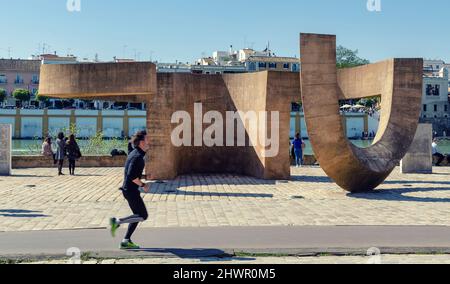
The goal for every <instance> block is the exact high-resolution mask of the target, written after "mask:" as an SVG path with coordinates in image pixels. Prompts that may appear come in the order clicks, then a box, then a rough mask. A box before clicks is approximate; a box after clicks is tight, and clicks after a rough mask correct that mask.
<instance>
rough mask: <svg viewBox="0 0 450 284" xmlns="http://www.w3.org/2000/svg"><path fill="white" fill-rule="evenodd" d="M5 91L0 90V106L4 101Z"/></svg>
mask: <svg viewBox="0 0 450 284" xmlns="http://www.w3.org/2000/svg"><path fill="white" fill-rule="evenodd" d="M6 94H7V93H6V90H5V89H0V104H1V103H3V102H4V101H5V99H6Z"/></svg>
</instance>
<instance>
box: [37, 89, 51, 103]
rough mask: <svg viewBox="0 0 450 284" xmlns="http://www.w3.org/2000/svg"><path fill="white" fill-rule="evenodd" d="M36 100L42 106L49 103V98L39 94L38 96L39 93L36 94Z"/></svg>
mask: <svg viewBox="0 0 450 284" xmlns="http://www.w3.org/2000/svg"><path fill="white" fill-rule="evenodd" d="M36 99H37V100H38V101H39V102H41V103H43V104H44V105H47V104H48V102H49V100H50V98H49V97H46V96H42V95H40V94H39V91H37V92H36Z"/></svg>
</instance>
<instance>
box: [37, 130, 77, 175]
mask: <svg viewBox="0 0 450 284" xmlns="http://www.w3.org/2000/svg"><path fill="white" fill-rule="evenodd" d="M42 155H44V156H46V157H49V158H52V159H53V163H54V164H55V165H58V175H60V176H61V175H64V173H63V166H64V160H65V159H67V160H68V162H69V174H70V175H75V164H76V161H77V160H78V159H80V158H81V156H82V155H81V151H80V147H79V146H78V143H77V141H76V139H75V135H73V134H71V135H70V136H69V137H66V136H65V135H64V133H63V132H60V133H59V134H58V136H57V139H56V142H55V145H53V143H52V138H51V137H47V138H46V139H45V140H44V143H43V144H42Z"/></svg>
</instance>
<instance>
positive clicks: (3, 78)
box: [0, 74, 8, 84]
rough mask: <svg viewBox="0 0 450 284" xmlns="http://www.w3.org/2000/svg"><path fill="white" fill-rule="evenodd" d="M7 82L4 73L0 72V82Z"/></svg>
mask: <svg viewBox="0 0 450 284" xmlns="http://www.w3.org/2000/svg"><path fill="white" fill-rule="evenodd" d="M6 83H8V79H7V78H6V75H3V74H1V75H0V84H6Z"/></svg>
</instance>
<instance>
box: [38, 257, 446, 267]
mask: <svg viewBox="0 0 450 284" xmlns="http://www.w3.org/2000/svg"><path fill="white" fill-rule="evenodd" d="M70 263H72V261H71V260H53V261H40V262H35V263H32V264H70ZM81 263H82V264H181V265H184V264H219V265H221V264H250V265H253V264H450V255H381V256H375V257H364V256H320V257H256V258H254V257H238V258H222V259H219V258H200V259H182V258H147V259H107V260H89V261H82V262H81Z"/></svg>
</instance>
